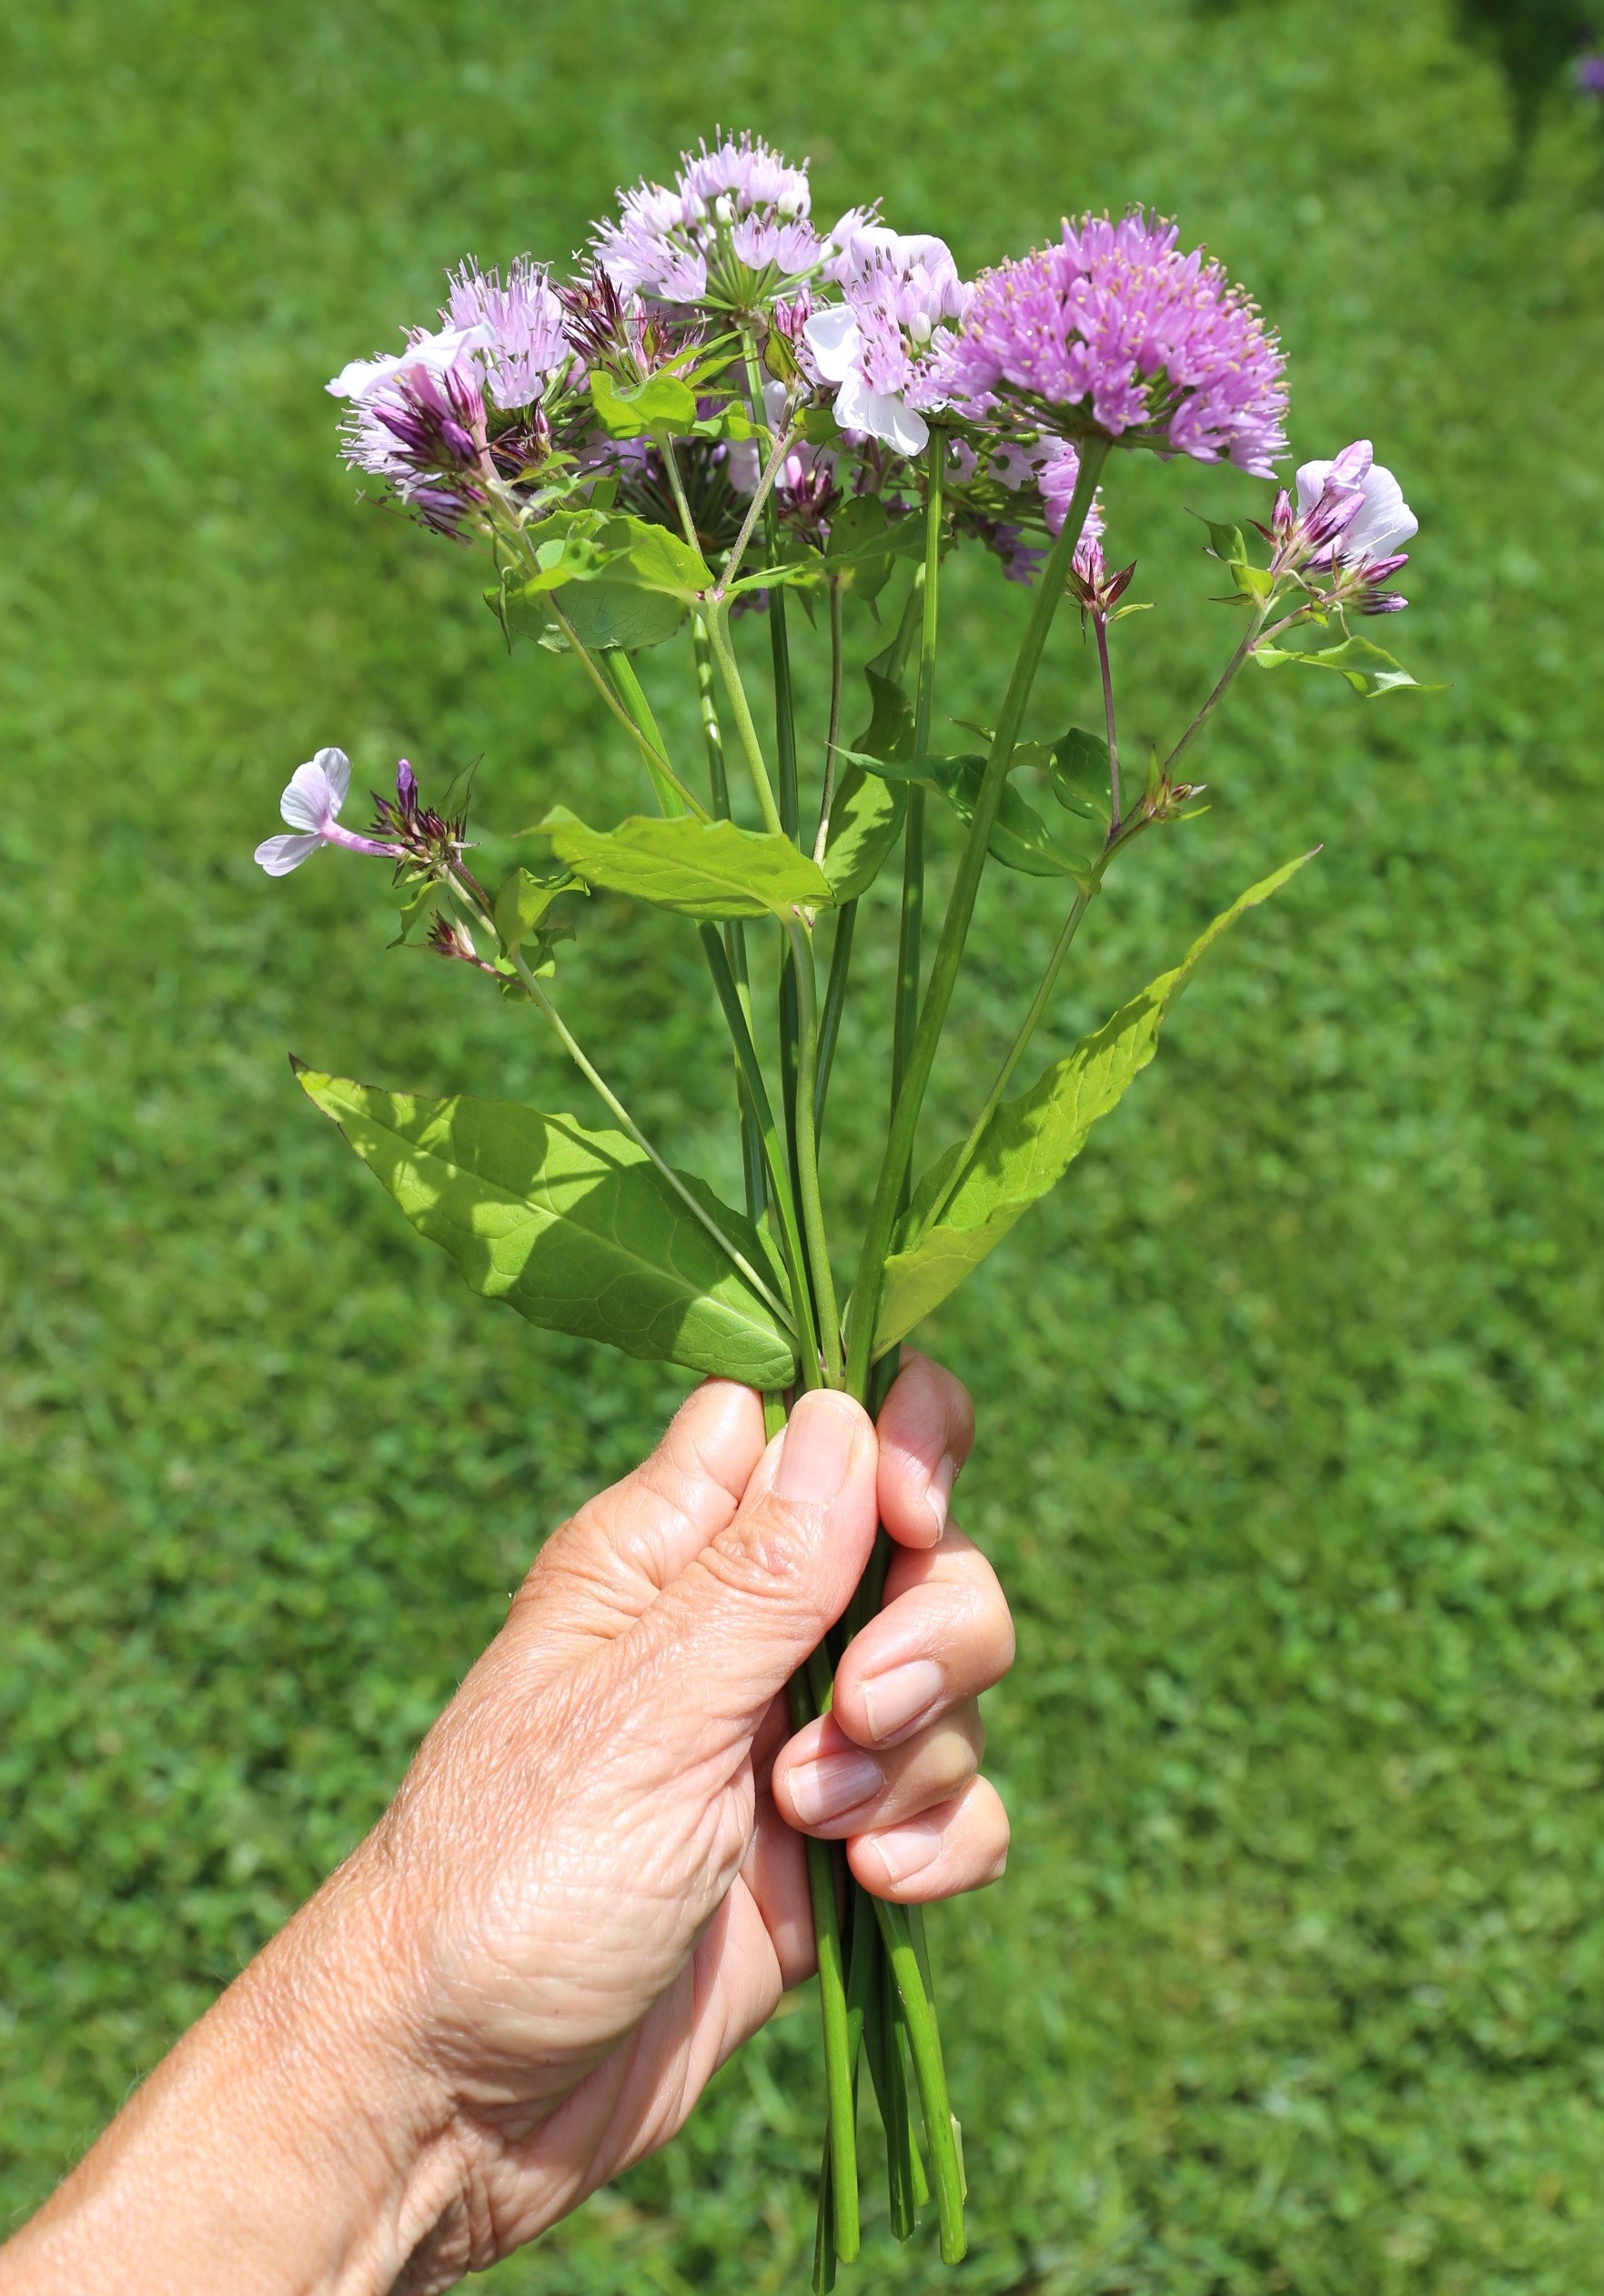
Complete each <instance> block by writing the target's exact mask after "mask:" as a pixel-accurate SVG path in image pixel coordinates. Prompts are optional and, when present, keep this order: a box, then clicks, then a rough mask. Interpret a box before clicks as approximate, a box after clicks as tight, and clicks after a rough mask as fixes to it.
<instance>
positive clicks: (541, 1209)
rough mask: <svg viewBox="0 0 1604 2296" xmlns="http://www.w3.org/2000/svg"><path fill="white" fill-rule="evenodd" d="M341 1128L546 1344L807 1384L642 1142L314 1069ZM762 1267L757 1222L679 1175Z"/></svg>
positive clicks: (763, 1311) (768, 1318)
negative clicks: (564, 1338) (594, 1346)
mask: <svg viewBox="0 0 1604 2296" xmlns="http://www.w3.org/2000/svg"><path fill="white" fill-rule="evenodd" d="M298 1074H299V1077H300V1083H301V1088H302V1090H303V1091H304V1092H305V1093H307V1094H308V1097H309V1098H310V1099H311V1100H312V1101H314V1102H315V1103H316V1104H317V1105H318V1107H319V1108H320V1109H321V1110H322V1111H323V1113H324V1114H325V1115H326V1116H330V1117H332V1118H333V1120H334V1122H335V1123H337V1124H338V1126H339V1128H340V1130H341V1132H342V1133H344V1134H345V1136H346V1138H347V1140H348V1141H349V1143H350V1144H351V1146H352V1147H353V1148H354V1149H355V1150H356V1152H357V1153H358V1156H360V1157H361V1159H362V1161H363V1163H365V1164H367V1165H368V1168H369V1170H370V1171H371V1172H372V1173H374V1175H375V1177H376V1178H377V1179H378V1181H379V1182H380V1183H382V1184H383V1186H385V1187H386V1188H388V1191H389V1193H390V1194H391V1195H392V1196H394V1198H395V1200H396V1202H397V1203H398V1204H399V1205H400V1207H401V1210H402V1211H403V1212H404V1213H406V1215H407V1217H408V1219H409V1220H410V1221H411V1223H412V1224H413V1226H414V1227H415V1228H416V1229H417V1230H418V1232H419V1234H420V1235H426V1236H427V1237H428V1238H429V1241H430V1243H431V1244H440V1245H441V1246H443V1248H444V1249H445V1250H446V1251H448V1252H449V1254H450V1255H451V1257H452V1258H453V1259H454V1260H455V1261H456V1263H457V1265H458V1267H459V1269H460V1270H461V1272H462V1275H463V1278H464V1280H465V1281H466V1283H467V1284H468V1285H469V1290H471V1291H475V1292H480V1293H482V1294H484V1296H485V1297H486V1298H487V1299H501V1300H505V1301H506V1302H507V1304H508V1305H509V1307H515V1308H517V1310H518V1312H519V1314H520V1315H523V1316H527V1317H528V1319H529V1321H530V1323H531V1324H540V1325H542V1326H543V1327H544V1328H545V1329H546V1330H548V1331H556V1332H570V1333H572V1334H574V1335H575V1336H576V1337H578V1338H580V1339H601V1340H606V1341H607V1342H608V1344H610V1346H613V1347H620V1348H622V1350H623V1351H624V1353H625V1354H627V1355H645V1356H650V1357H652V1358H654V1359H657V1360H661V1361H664V1362H668V1363H675V1364H683V1365H686V1367H687V1368H688V1369H689V1370H691V1371H701V1372H712V1373H715V1374H718V1375H721V1376H722V1377H724V1378H728V1379H739V1380H742V1381H744V1382H745V1383H746V1385H749V1386H752V1387H771V1388H772V1387H780V1386H783V1385H786V1384H787V1383H788V1382H789V1381H790V1380H791V1379H792V1376H793V1375H794V1370H795V1362H794V1357H793V1354H792V1347H791V1343H790V1341H789V1339H788V1338H787V1336H786V1334H785V1332H784V1331H783V1329H782V1326H781V1324H779V1322H778V1321H777V1320H776V1318H775V1317H774V1315H773V1314H772V1311H771V1310H770V1309H769V1308H768V1307H767V1306H766V1305H765V1304H764V1303H763V1302H762V1300H761V1299H759V1297H758V1296H757V1294H755V1293H754V1292H753V1291H752V1287H751V1285H750V1284H748V1283H747V1282H746V1281H745V1279H744V1278H743V1277H742V1276H741V1274H740V1273H739V1272H738V1270H737V1269H736V1268H735V1267H734V1265H733V1264H732V1263H731V1260H730V1259H729V1258H728V1256H727V1255H726V1254H725V1253H724V1252H723V1251H722V1250H721V1247H720V1246H719V1244H717V1243H715V1242H714V1240H713V1238H712V1237H711V1235H710V1234H708V1233H707V1230H706V1229H705V1228H704V1227H702V1226H701V1223H700V1222H699V1221H698V1220H696V1219H695V1218H694V1217H693V1215H692V1214H691V1212H690V1210H689V1209H688V1207H687V1206H686V1205H685V1204H684V1203H681V1200H680V1199H679V1197H678V1196H677V1195H676V1194H675V1193H674V1192H673V1190H672V1189H671V1187H670V1186H669V1184H668V1183H667V1181H666V1180H665V1179H664V1178H663V1176H662V1174H661V1173H660V1172H659V1171H658V1170H657V1168H656V1166H655V1165H654V1164H652V1163H651V1162H650V1160H649V1159H648V1158H647V1156H646V1155H645V1154H644V1153H642V1151H641V1149H639V1148H637V1147H636V1145H635V1143H634V1142H633V1141H632V1140H630V1139H628V1138H627V1137H626V1136H625V1135H624V1134H623V1133H616V1132H587V1131H586V1130H585V1128H584V1127H583V1125H581V1124H578V1123H575V1122H574V1120H573V1118H572V1117H571V1116H541V1115H538V1114H537V1113H535V1111H534V1110H533V1109H530V1108H519V1107H516V1106H514V1105H512V1104H511V1103H509V1102H505V1101H493V1100H469V1099H466V1098H459V1099H454V1100H419V1099H416V1098H414V1097H413V1095H412V1094H410V1093H385V1092H379V1091H378V1090H376V1089H375V1088H374V1087H372V1086H370V1085H367V1084H357V1083H352V1082H351V1081H350V1080H349V1079H348V1078H347V1077H341V1076H327V1075H323V1074H320V1073H318V1072H317V1071H314V1070H311V1069H302V1070H300V1071H299V1072H298ZM681 1177H683V1178H684V1181H685V1185H686V1186H687V1187H688V1188H689V1189H690V1190H691V1193H693V1194H694V1195H695V1197H696V1199H697V1201H698V1203H701V1204H702V1205H704V1206H705V1208H706V1209H707V1211H708V1212H709V1213H711V1216H712V1217H713V1219H714V1220H715V1221H716V1222H717V1224H718V1225H719V1227H720V1228H721V1230H722V1232H723V1234H725V1235H726V1236H727V1237H728V1238H729V1239H730V1241H731V1243H732V1244H734V1245H735V1247H736V1249H737V1250H738V1251H740V1252H741V1253H742V1254H744V1255H745V1256H746V1258H747V1259H748V1261H749V1262H750V1263H751V1264H752V1266H754V1267H756V1268H758V1269H760V1270H763V1271H766V1270H767V1269H768V1268H769V1267H770V1265H771V1264H772V1263H771V1261H770V1258H769V1254H768V1253H767V1250H766V1248H765V1246H764V1244H763V1243H762V1239H761V1238H760V1237H759V1235H758V1234H757V1232H756V1230H755V1229H754V1228H753V1227H752V1224H751V1223H750V1222H749V1221H747V1220H745V1219H744V1218H743V1217H742V1216H741V1213H738V1212H733V1211H731V1209H730V1207H729V1206H728V1205H727V1204H723V1203H720V1202H719V1200H718V1198H717V1197H716V1196H714V1195H713V1194H712V1193H711V1190H710V1189H708V1188H707V1187H706V1186H705V1185H704V1183H702V1182H701V1181H699V1180H693V1179H691V1177H690V1176H689V1175H683V1174H682V1175H681Z"/></svg>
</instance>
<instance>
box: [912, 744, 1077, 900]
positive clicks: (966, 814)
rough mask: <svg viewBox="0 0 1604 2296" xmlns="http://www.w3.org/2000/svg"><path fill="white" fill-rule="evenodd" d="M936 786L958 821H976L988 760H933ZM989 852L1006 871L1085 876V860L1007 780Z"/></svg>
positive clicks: (1039, 874) (1033, 874)
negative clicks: (1055, 834) (1065, 844)
mask: <svg viewBox="0 0 1604 2296" xmlns="http://www.w3.org/2000/svg"><path fill="white" fill-rule="evenodd" d="M928 763H929V764H930V765H931V766H933V767H934V768H935V769H937V786H938V787H939V788H940V790H941V792H942V794H943V797H944V798H945V799H946V801H947V802H948V804H949V805H951V807H952V809H953V811H954V813H956V814H957V816H958V818H959V820H960V821H972V820H973V817H974V808H975V803H976V801H977V800H978V798H979V796H980V785H981V780H982V777H983V776H984V772H985V760H984V758H932V759H930V760H928ZM986 851H988V852H989V853H990V854H991V856H992V859H993V860H994V861H1001V862H1002V864H1003V866H1004V869H1017V870H1019V871H1021V872H1022V873H1023V874H1024V876H1027V877H1082V876H1084V873H1085V870H1086V866H1087V863H1086V860H1085V858H1084V856H1083V855H1082V854H1080V853H1074V852H1068V851H1065V850H1064V847H1063V846H1061V845H1060V844H1058V843H1057V841H1055V840H1054V837H1053V836H1052V834H1051V833H1050V831H1048V828H1047V824H1046V822H1045V821H1043V819H1042V817H1041V815H1040V814H1039V813H1038V812H1037V811H1036V809H1035V807H1034V805H1028V804H1026V802H1025V801H1024V798H1023V797H1021V795H1020V794H1019V791H1017V790H1016V789H1015V788H1014V784H1013V783H1012V782H1011V781H1004V784H1003V794H1002V796H1001V797H1000V798H999V799H998V801H997V818H996V820H995V821H994V822H993V824H992V834H991V838H990V840H989V841H988V843H987V846H986Z"/></svg>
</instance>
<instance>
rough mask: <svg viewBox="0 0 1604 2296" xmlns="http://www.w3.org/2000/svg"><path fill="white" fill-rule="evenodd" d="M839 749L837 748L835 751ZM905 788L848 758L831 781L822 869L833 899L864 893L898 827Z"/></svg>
mask: <svg viewBox="0 0 1604 2296" xmlns="http://www.w3.org/2000/svg"><path fill="white" fill-rule="evenodd" d="M839 755H840V752H839V751H838V752H837V756H838V757H839ZM907 811H908V793H907V791H906V790H905V789H903V788H901V787H895V786H893V784H892V783H891V782H889V781H887V780H882V779H881V778H880V777H879V776H878V775H875V774H873V773H865V772H864V770H863V767H862V766H861V765H851V764H849V765H848V766H847V768H846V770H845V771H844V772H843V773H842V776H841V779H840V780H838V781H837V783H836V785H835V796H834V798H833V800H832V803H831V807H830V828H829V832H828V836H827V840H826V842H825V846H824V874H825V876H826V877H828V878H829V880H830V890H831V892H832V894H833V895H834V898H835V905H836V907H837V908H838V909H843V908H844V907H845V906H846V904H847V902H848V901H856V900H857V899H858V898H859V896H860V895H861V894H863V893H866V892H867V891H868V890H869V888H870V886H871V885H872V884H873V882H874V880H875V879H876V877H878V876H879V874H880V871H881V870H882V868H883V866H884V864H885V861H886V858H887V856H888V855H889V854H890V852H891V851H892V849H893V846H894V845H895V844H896V841H897V840H898V838H899V837H900V836H901V835H902V833H903V821H904V820H905V819H906V817H907Z"/></svg>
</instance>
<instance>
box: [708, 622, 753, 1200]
mask: <svg viewBox="0 0 1604 2296" xmlns="http://www.w3.org/2000/svg"><path fill="white" fill-rule="evenodd" d="M691 651H692V653H693V655H694V657H695V661H696V700H697V706H698V708H699V710H701V733H702V739H703V740H704V741H705V742H706V744H707V778H708V787H709V789H710V791H711V793H712V801H713V817H714V819H715V820H716V821H728V820H729V818H730V778H729V775H728V774H727V773H726V772H725V770H724V737H723V734H722V733H721V730H720V728H719V710H718V703H717V700H715V698H714V694H713V655H712V648H711V645H710V644H709V642H708V634H707V616H706V615H705V614H704V613H703V612H702V611H701V609H700V608H699V609H697V611H696V612H695V613H694V614H692V615H691ZM724 953H725V955H726V956H727V957H728V958H729V960H730V970H731V972H732V973H733V974H734V976H735V988H736V992H737V994H738V995H739V997H740V999H741V1011H742V1012H743V1013H744V1015H745V1017H746V1026H747V1031H748V1032H749V1033H750V1032H751V1029H752V988H751V984H750V982H749V980H748V976H747V970H746V927H745V926H744V925H743V924H742V923H741V921H740V919H739V918H731V921H730V922H729V923H728V924H726V926H725V927H724ZM735 1095H736V1100H737V1102H738V1103H739V1106H740V1111H741V1179H742V1182H743V1183H744V1186H745V1190H746V1211H747V1217H748V1218H749V1219H751V1220H754V1221H755V1220H759V1219H761V1218H762V1213H763V1207H764V1205H765V1203H767V1202H768V1189H767V1186H766V1183H765V1182H764V1178H763V1143H762V1135H761V1133H759V1131H758V1123H757V1117H756V1114H755V1113H754V1111H753V1109H752V1100H751V1097H750V1095H749V1094H748V1093H747V1090H746V1082H745V1079H744V1077H743V1076H742V1074H741V1062H740V1060H739V1058H737V1060H736V1062H735Z"/></svg>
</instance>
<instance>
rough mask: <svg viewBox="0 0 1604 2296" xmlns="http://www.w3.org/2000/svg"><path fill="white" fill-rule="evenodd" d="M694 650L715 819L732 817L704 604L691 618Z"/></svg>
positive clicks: (702, 730) (728, 780)
mask: <svg viewBox="0 0 1604 2296" xmlns="http://www.w3.org/2000/svg"><path fill="white" fill-rule="evenodd" d="M691 652H692V653H693V654H694V656H695V658H696V706H697V709H698V710H699V711H700V712H701V738H702V740H703V741H704V742H705V743H706V744H707V779H708V787H709V789H710V790H711V792H712V801H713V818H714V820H715V821H728V820H729V818H730V777H729V775H728V773H727V772H726V771H725V770H724V736H723V733H722V732H721V729H720V726H719V704H718V698H717V696H716V695H715V694H714V692H713V652H712V647H711V644H710V643H709V640H708V634H707V616H706V614H705V613H704V612H703V610H702V609H701V607H698V608H697V609H696V611H695V613H693V614H692V615H691Z"/></svg>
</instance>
